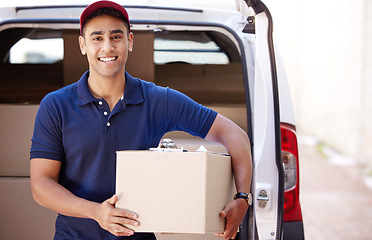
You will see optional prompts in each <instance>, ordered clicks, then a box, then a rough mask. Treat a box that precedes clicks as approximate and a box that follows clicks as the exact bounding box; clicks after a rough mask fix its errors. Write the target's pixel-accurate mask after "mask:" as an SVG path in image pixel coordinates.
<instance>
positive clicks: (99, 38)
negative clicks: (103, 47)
mask: <svg viewBox="0 0 372 240" xmlns="http://www.w3.org/2000/svg"><path fill="white" fill-rule="evenodd" d="M100 40H102V38H101V37H95V38H93V41H100Z"/></svg>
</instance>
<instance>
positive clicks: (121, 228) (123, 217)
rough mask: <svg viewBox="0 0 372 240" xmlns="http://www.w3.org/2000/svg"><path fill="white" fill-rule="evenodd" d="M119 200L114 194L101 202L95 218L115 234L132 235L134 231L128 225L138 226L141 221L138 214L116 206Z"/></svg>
mask: <svg viewBox="0 0 372 240" xmlns="http://www.w3.org/2000/svg"><path fill="white" fill-rule="evenodd" d="M117 201H118V197H117V196H116V195H114V196H112V197H111V198H110V199H107V200H106V201H104V202H103V203H101V204H99V206H98V208H97V209H98V210H97V212H96V217H95V218H94V219H95V220H96V221H97V222H98V223H99V225H100V226H101V227H102V228H103V229H105V230H107V231H109V232H110V233H112V234H113V235H115V236H131V235H133V234H134V231H133V230H132V229H130V228H129V227H128V225H132V226H138V225H139V222H138V221H137V220H136V219H137V218H138V216H137V214H135V213H133V212H131V211H128V210H124V209H119V208H115V203H116V202H117Z"/></svg>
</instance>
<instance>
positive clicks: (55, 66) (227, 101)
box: [0, 28, 247, 239]
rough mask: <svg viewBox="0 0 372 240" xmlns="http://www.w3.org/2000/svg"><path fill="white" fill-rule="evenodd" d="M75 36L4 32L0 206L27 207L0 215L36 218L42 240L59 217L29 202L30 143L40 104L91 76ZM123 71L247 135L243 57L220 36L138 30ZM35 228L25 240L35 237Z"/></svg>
mask: <svg viewBox="0 0 372 240" xmlns="http://www.w3.org/2000/svg"><path fill="white" fill-rule="evenodd" d="M78 37H79V31H78V30H76V29H67V30H58V29H40V28H35V29H34V28H9V29H5V30H3V31H1V32H0V44H1V46H2V48H0V72H1V77H0V86H1V87H0V109H1V112H2V118H0V126H1V134H0V142H1V145H0V192H1V193H2V196H5V198H4V199H5V200H4V201H6V203H5V204H1V206H14V207H17V208H23V209H25V211H26V210H27V213H28V215H27V216H24V215H22V216H15V215H14V214H13V212H12V209H3V207H1V206H0V208H1V210H0V212H2V214H1V215H2V216H6V217H4V218H3V217H1V218H0V224H1V225H3V226H5V225H9V224H8V223H11V222H18V223H19V224H24V225H27V224H34V223H33V222H35V220H36V219H37V221H39V223H37V224H38V226H44V227H43V229H42V231H44V232H43V233H42V234H44V235H45V239H50V238H52V237H51V236H52V234H53V230H54V227H53V222H54V221H51V222H50V221H48V219H51V218H54V217H55V213H52V212H50V211H48V210H46V209H41V208H42V207H40V206H38V205H37V204H36V203H35V202H34V201H33V200H32V194H31V190H30V188H29V149H30V145H31V140H30V139H31V137H32V132H33V124H34V119H35V116H36V112H37V109H38V104H39V103H40V101H41V100H42V98H43V97H44V96H45V95H46V94H47V93H49V92H51V91H54V90H57V89H59V88H61V87H63V86H66V85H68V84H71V83H73V82H75V81H77V80H78V79H79V78H80V76H81V75H82V74H83V73H84V72H85V71H87V69H88V63H87V60H86V57H85V56H82V54H81V53H80V49H79V45H78ZM126 70H127V71H128V73H129V74H131V75H132V76H135V77H138V78H141V79H143V80H146V81H151V82H154V83H156V84H157V85H160V86H168V87H171V88H174V89H176V90H179V91H181V92H183V93H185V94H186V95H188V96H190V97H191V98H192V99H194V100H195V101H197V102H199V103H201V104H203V105H206V106H208V107H211V108H212V109H214V110H216V111H217V112H219V113H220V114H222V115H224V116H226V117H228V118H230V119H231V120H233V121H234V122H235V123H236V124H238V125H239V126H240V127H241V128H243V129H244V130H247V117H246V115H247V114H246V95H245V89H244V83H243V75H242V64H241V58H240V53H239V51H238V50H237V48H236V46H235V44H234V43H233V42H232V41H231V40H230V39H229V38H227V37H226V36H224V35H223V34H221V33H219V32H212V31H205V32H197V31H194V32H193V31H162V30H159V31H134V50H133V52H132V53H130V54H129V59H128V62H127V65H126ZM164 137H165V138H171V139H173V140H174V141H175V143H176V144H177V145H178V146H179V147H184V148H185V149H188V150H190V151H194V150H196V149H197V148H198V147H199V146H200V145H202V144H203V145H204V146H206V148H207V149H208V150H210V151H215V152H226V149H224V147H223V146H221V145H218V144H214V143H208V142H206V141H204V140H202V139H198V138H195V137H192V136H191V135H188V134H186V133H181V132H171V133H167V134H166V135H165V136H164ZM17 199H18V200H17ZM19 199H23V200H22V201H21V204H15V203H19V202H20V201H19ZM13 202H14V203H13ZM16 212H17V213H20V212H21V211H16ZM9 218H10V219H9ZM13 220H14V221H13ZM35 224H36V223H35ZM45 226H47V227H45ZM15 228H16V229H17V226H7V227H6V228H4V229H5V230H4V232H3V233H0V238H1V239H13V238H12V237H11V236H12V234H14V233H12V229H13V230H14V229H15ZM35 229H37V227H34V228H33V229H29V230H27V231H30V234H28V233H27V232H26V233H22V235H27V236H30V237H31V236H32V233H31V232H32V231H35ZM39 236H40V235H39ZM3 237H5V238H3ZM14 239H16V238H14ZM30 239H32V237H31V238H30ZM37 239H41V238H37ZM43 239H44V238H43Z"/></svg>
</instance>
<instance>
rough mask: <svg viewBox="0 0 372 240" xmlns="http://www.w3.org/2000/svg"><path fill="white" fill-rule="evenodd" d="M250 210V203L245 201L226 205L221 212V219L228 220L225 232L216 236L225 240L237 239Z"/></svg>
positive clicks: (241, 200) (231, 202) (237, 200)
mask: <svg viewBox="0 0 372 240" xmlns="http://www.w3.org/2000/svg"><path fill="white" fill-rule="evenodd" d="M247 210H248V203H247V201H246V200H244V199H236V200H233V201H230V202H229V203H227V204H226V206H225V208H224V209H223V210H222V211H221V213H220V215H221V217H223V218H225V219H226V225H225V232H223V233H217V234H215V235H216V236H218V237H221V238H223V239H226V240H228V239H235V237H236V234H237V232H238V228H239V225H240V223H241V222H242V221H243V218H244V216H245V213H246V212H247Z"/></svg>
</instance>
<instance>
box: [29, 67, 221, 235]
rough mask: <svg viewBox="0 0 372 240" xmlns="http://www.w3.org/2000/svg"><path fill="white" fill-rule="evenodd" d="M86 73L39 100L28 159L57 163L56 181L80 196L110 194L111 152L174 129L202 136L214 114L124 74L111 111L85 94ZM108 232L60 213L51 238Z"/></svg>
mask: <svg viewBox="0 0 372 240" xmlns="http://www.w3.org/2000/svg"><path fill="white" fill-rule="evenodd" d="M88 76H89V71H88V72H86V73H85V74H84V75H83V76H82V77H81V78H80V80H79V81H78V82H76V83H73V84H71V85H69V86H66V87H64V88H62V89H60V90H57V91H55V92H52V93H50V94H48V95H47V96H46V97H45V98H44V99H43V100H42V102H41V104H40V107H39V110H38V113H37V116H36V120H35V128H34V135H33V137H32V146H31V159H32V158H44V159H51V160H56V161H60V162H61V163H62V164H61V171H60V175H59V183H60V184H61V185H62V186H64V187H65V188H67V189H68V190H69V191H71V192H72V193H73V194H75V195H76V196H78V197H81V198H84V199H88V200H91V201H95V202H103V201H105V200H106V199H108V198H110V197H112V195H113V194H115V179H116V151H120V150H145V149H148V148H150V147H156V146H157V145H158V143H159V141H160V140H161V138H162V136H163V135H164V134H165V133H166V132H169V131H173V130H179V131H185V132H188V133H190V134H192V135H194V136H199V137H201V138H204V137H205V136H206V134H207V133H208V131H209V129H210V127H211V126H212V123H213V122H214V119H215V117H216V115H217V113H216V112H214V111H212V110H211V109H209V108H206V107H204V106H202V105H200V104H198V103H196V102H194V101H193V100H191V99H190V98H189V97H187V96H185V95H184V94H182V93H180V92H178V91H175V90H172V89H170V88H164V87H159V86H156V85H155V84H153V83H150V82H146V81H143V80H140V79H137V78H133V77H132V76H130V75H129V74H128V73H125V77H126V84H125V91H124V97H123V98H122V99H121V100H119V102H118V103H117V104H116V105H115V107H114V108H113V110H112V112H111V111H110V108H109V105H108V104H107V102H106V101H105V100H104V99H96V98H94V97H93V95H92V94H91V93H90V91H89V89H88V85H87V79H88ZM107 234H108V235H107ZM109 235H111V234H109V233H108V232H106V231H105V230H103V229H101V228H100V227H99V225H98V224H97V223H96V222H95V221H94V220H90V219H79V218H72V217H67V216H63V215H59V216H58V218H57V221H56V236H55V239H89V240H92V239H111V238H110V237H112V239H116V238H115V237H114V236H113V235H111V236H109Z"/></svg>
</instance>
